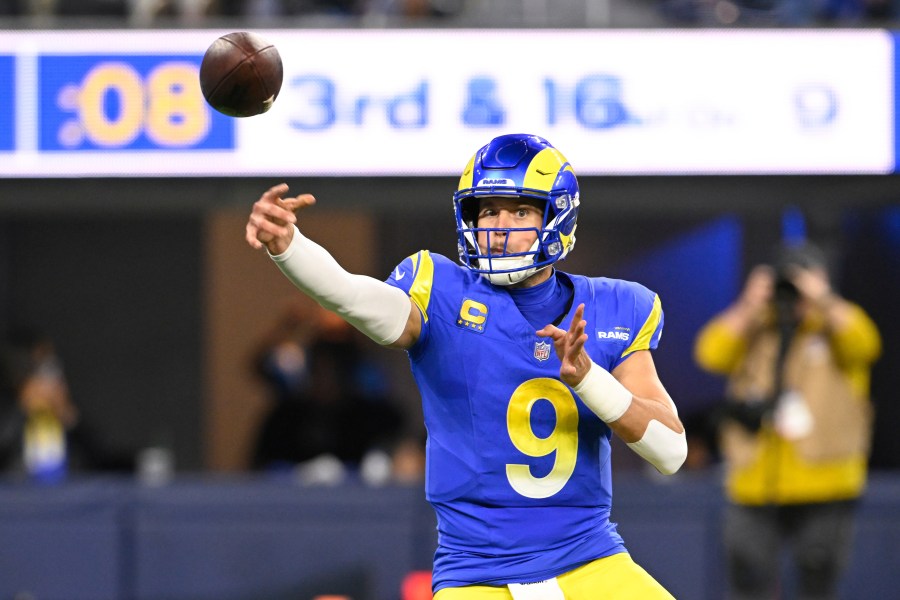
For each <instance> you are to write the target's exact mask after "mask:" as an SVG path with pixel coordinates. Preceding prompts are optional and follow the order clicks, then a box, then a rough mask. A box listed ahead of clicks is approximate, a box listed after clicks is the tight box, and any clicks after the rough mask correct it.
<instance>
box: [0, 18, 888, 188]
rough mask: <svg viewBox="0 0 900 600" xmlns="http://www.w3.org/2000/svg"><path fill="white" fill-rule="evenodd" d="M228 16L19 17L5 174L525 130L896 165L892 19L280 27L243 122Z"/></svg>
mask: <svg viewBox="0 0 900 600" xmlns="http://www.w3.org/2000/svg"><path fill="white" fill-rule="evenodd" d="M223 33H226V32H220V31H214V30H204V31H199V30H189V31H133V30H128V31H107V30H104V31H88V30H85V31H63V30H60V31H35V32H31V31H16V32H12V31H10V32H2V35H0V177H107V176H258V175H278V176H291V175H323V176H336V175H360V176H362V175H391V176H402V175H411V176H419V175H455V174H457V173H458V171H459V170H460V169H461V168H462V166H463V165H464V163H465V162H466V160H467V159H468V157H469V156H470V155H471V154H472V153H473V152H474V150H475V149H476V148H478V147H480V146H481V145H483V144H484V143H486V142H487V141H488V140H489V139H490V138H491V137H493V136H495V135H500V134H503V133H511V132H527V133H534V134H537V135H541V136H543V137H546V138H548V139H549V140H550V141H551V142H552V143H553V144H554V145H556V146H557V147H559V148H560V149H562V150H563V152H564V153H565V154H566V155H567V157H568V158H569V160H571V161H572V163H573V164H574V165H575V167H576V171H577V172H578V173H579V174H580V175H605V174H648V175H654V174H784V173H803V174H815V173H848V174H849V173H874V174H877V173H892V172H895V171H896V170H897V159H896V155H897V152H896V146H897V138H898V136H897V132H896V129H897V126H896V123H895V121H896V119H895V98H896V97H897V94H896V89H895V87H896V84H895V80H896V77H895V70H896V60H895V55H896V49H895V47H896V36H895V35H894V34H892V33H890V32H886V31H878V30H858V31H850V30H846V31H845V30H840V31H837V30H828V31H826V30H821V31H818V30H816V31H808V30H804V31H790V30H778V31H764V30H760V31H754V30H744V31H714V30H708V31H675V30H652V31H651V30H628V31H609V30H597V31H591V30H477V31H476V30H427V31H426V30H327V31H315V30H313V31H309V30H302V31H300V30H266V31H260V32H259V33H260V34H261V35H263V36H264V37H266V38H267V39H269V40H270V41H272V42H273V43H274V44H275V45H276V46H277V47H278V48H279V52H280V53H281V55H282V59H283V61H284V68H285V79H284V85H283V87H282V91H281V94H280V96H279V97H278V99H277V100H276V102H275V104H274V106H273V108H272V109H271V110H270V111H269V112H267V113H265V114H262V115H258V116H255V117H249V118H245V119H235V118H231V117H226V116H224V115H221V114H219V113H217V112H215V111H214V110H212V109H211V108H210V107H209V106H208V105H207V104H206V103H205V101H204V99H203V96H202V95H201V93H200V88H199V83H198V79H197V75H198V71H199V65H200V60H201V58H202V56H203V53H204V52H205V50H206V48H207V47H208V46H209V44H210V43H211V42H212V41H213V40H215V39H216V38H217V37H218V36H219V35H221V34H223Z"/></svg>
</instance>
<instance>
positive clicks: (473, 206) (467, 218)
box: [459, 196, 481, 227]
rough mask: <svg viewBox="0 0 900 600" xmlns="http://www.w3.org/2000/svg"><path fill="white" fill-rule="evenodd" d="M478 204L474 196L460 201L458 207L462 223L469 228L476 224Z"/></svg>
mask: <svg viewBox="0 0 900 600" xmlns="http://www.w3.org/2000/svg"><path fill="white" fill-rule="evenodd" d="M480 204H481V203H480V202H479V201H478V198H476V197H475V196H470V197H468V198H465V199H463V200H460V203H459V206H460V210H461V213H462V214H461V216H462V221H463V223H465V224H466V225H468V226H469V227H475V224H476V223H477V222H478V207H479V205H480Z"/></svg>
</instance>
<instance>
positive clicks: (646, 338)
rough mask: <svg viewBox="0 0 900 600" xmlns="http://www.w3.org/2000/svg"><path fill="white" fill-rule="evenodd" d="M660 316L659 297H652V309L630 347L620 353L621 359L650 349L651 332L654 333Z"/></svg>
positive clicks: (660, 304) (660, 303)
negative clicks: (636, 351) (635, 352)
mask: <svg viewBox="0 0 900 600" xmlns="http://www.w3.org/2000/svg"><path fill="white" fill-rule="evenodd" d="M661 315H662V302H660V300H659V295H658V294H657V295H655V296H653V308H652V309H651V310H650V314H649V315H648V316H647V320H646V321H644V325H643V327H641V330H640V331H639V332H638V334H637V336H635V338H634V341H633V342H631V345H630V346H628V347H627V348H626V349H625V352H623V353H622V358H625V357H626V356H628V355H629V354H631V353H632V352H634V351H635V350H646V349H647V348H649V347H650V338H651V337H652V336H653V332H654V331H656V328H657V326H658V325H659V318H660V316H661Z"/></svg>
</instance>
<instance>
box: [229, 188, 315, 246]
mask: <svg viewBox="0 0 900 600" xmlns="http://www.w3.org/2000/svg"><path fill="white" fill-rule="evenodd" d="M288 189H289V188H288V186H287V184H285V183H280V184H278V185H276V186H274V187H271V188H269V189H268V190H266V192H265V193H263V195H262V196H260V198H259V200H257V201H256V202H254V203H253V210H251V212H250V217H249V219H248V220H247V226H246V228H245V229H246V233H245V239H246V240H247V243H248V244H250V247H251V248H253V249H255V250H259V249H260V248H262V247H263V246H265V247H266V248H267V249H268V251H269V253H270V254H272V255H275V254H281V253H282V252H284V251H285V250H287V247H288V246H289V245H290V243H291V240H292V239H293V237H294V225H295V224H296V223H297V215H296V214H294V213H295V212H296V211H298V210H300V209H301V208H305V207H307V206H312V205H313V204H315V203H316V199H315V198H314V197H313V196H312V195H311V194H300V195H299V196H296V197H287V198H285V197H284V195H285V194H286V193H287V192H288Z"/></svg>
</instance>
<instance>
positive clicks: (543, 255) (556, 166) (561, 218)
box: [453, 133, 579, 285]
mask: <svg viewBox="0 0 900 600" xmlns="http://www.w3.org/2000/svg"><path fill="white" fill-rule="evenodd" d="M487 196H493V197H502V198H527V199H531V200H539V201H543V203H544V221H543V227H542V228H541V230H540V231H536V230H535V231H536V233H537V241H536V242H535V243H534V245H533V246H532V247H531V249H529V250H528V251H527V252H517V253H508V252H506V250H505V245H504V250H503V251H502V252H500V253H498V252H496V251H494V252H492V251H491V250H490V244H488V248H486V249H484V250H482V249H480V248H479V247H478V233H479V232H487V234H488V236H489V237H490V236H491V235H493V234H494V232H504V233H506V234H507V236H506V239H507V240H508V239H509V236H508V233H509V232H510V231H522V230H523V229H521V228H517V229H501V228H479V227H478V226H477V225H478V211H479V200H480V199H481V198H484V197H487ZM578 205H579V199H578V180H577V179H576V178H575V171H574V170H573V169H572V166H571V165H570V164H569V161H568V160H566V157H565V156H563V155H562V153H561V152H560V151H559V150H557V149H556V148H554V147H553V146H552V145H550V142H548V141H547V140H545V139H544V138H541V137H538V136H536V135H527V134H520V133H517V134H509V135H501V136H499V137H496V138H494V139H493V140H491V142H490V143H488V144H487V145H486V146H483V147H482V148H481V149H480V150H478V152H476V153H475V156H473V157H472V159H471V160H470V161H469V164H468V165H466V168H465V170H464V171H463V174H462V177H460V179H459V188H458V189H457V191H456V193H455V194H453V211H454V213H455V214H456V233H457V236H458V251H459V259H460V262H462V264H463V265H465V266H466V267H468V268H469V269H471V270H473V271H475V272H476V273H481V274H483V275H484V276H485V277H487V278H488V280H490V282H491V283H494V284H496V285H512V284H514V283H518V282H520V281H522V280H524V279H527V278H528V277H530V276H531V275H533V274H534V273H536V272H537V271H539V270H541V269H544V268H546V267H548V266H550V265H552V264H553V263H555V262H557V261H559V260H562V259H563V258H565V257H566V255H567V254H568V253H569V252H570V251H571V250H572V248H573V247H574V246H575V221H576V219H577V218H578Z"/></svg>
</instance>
